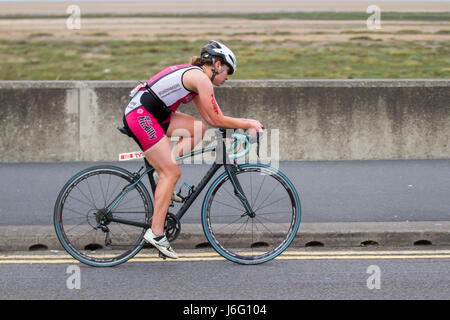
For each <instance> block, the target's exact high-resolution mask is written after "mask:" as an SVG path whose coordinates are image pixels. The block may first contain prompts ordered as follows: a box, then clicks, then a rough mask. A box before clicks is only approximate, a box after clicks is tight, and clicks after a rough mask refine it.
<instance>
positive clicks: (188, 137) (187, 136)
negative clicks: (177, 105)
mask: <svg viewBox="0 0 450 320" xmlns="http://www.w3.org/2000/svg"><path fill="white" fill-rule="evenodd" d="M205 131H206V126H205V124H204V123H203V122H202V121H200V120H198V119H196V118H194V117H191V116H189V115H187V114H184V113H180V112H176V113H172V115H171V116H170V125H169V128H168V129H167V135H168V136H169V137H180V140H178V142H177V144H176V145H175V147H174V149H173V152H174V156H175V157H178V156H181V155H183V154H187V153H189V152H190V151H192V150H193V149H194V147H195V146H196V145H197V144H198V143H199V142H200V141H201V140H202V139H203V136H204V134H205Z"/></svg>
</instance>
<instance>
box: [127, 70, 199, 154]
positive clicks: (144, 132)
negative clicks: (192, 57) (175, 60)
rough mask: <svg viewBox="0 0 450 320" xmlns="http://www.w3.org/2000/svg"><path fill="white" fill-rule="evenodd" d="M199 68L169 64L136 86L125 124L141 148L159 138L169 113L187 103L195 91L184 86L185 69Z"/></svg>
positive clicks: (155, 141) (165, 127) (147, 146)
mask: <svg viewBox="0 0 450 320" xmlns="http://www.w3.org/2000/svg"><path fill="white" fill-rule="evenodd" d="M192 69H200V70H202V71H203V69H202V68H200V67H197V66H192V65H175V66H171V67H168V68H166V69H164V70H162V71H161V72H159V73H158V74H156V75H154V76H153V77H151V78H150V79H149V80H147V82H146V84H147V86H146V87H144V86H142V85H139V86H137V87H136V88H135V89H134V90H133V91H132V94H131V95H132V96H133V98H132V99H131V101H130V102H129V103H128V106H127V107H126V108H125V115H124V119H123V120H124V121H123V122H124V125H125V127H126V128H127V129H128V130H129V131H130V132H131V133H132V134H133V136H134V139H135V140H136V142H137V143H138V144H139V146H140V147H141V149H142V151H146V150H148V149H149V148H150V147H152V146H153V145H155V144H156V143H157V142H158V141H159V140H161V139H162V138H163V137H164V135H165V134H166V132H167V129H168V128H169V124H170V115H171V113H172V112H175V111H176V110H177V109H178V107H179V106H180V104H181V103H188V102H190V101H191V100H192V99H193V98H194V97H195V96H196V95H197V93H195V92H192V91H189V90H187V89H186V88H185V87H184V85H183V75H184V73H185V72H186V71H188V70H192Z"/></svg>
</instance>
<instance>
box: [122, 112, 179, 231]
mask: <svg viewBox="0 0 450 320" xmlns="http://www.w3.org/2000/svg"><path fill="white" fill-rule="evenodd" d="M124 124H125V125H126V126H127V128H128V129H129V130H130V132H131V133H132V134H133V137H134V139H135V140H136V142H137V143H138V144H139V146H140V147H141V149H142V150H143V151H144V156H145V158H146V159H147V161H148V162H149V163H150V164H151V165H152V166H153V168H155V170H156V172H158V174H159V177H160V180H159V182H158V184H157V186H156V190H155V208H154V212H153V219H152V230H153V233H154V234H155V235H157V236H159V235H162V234H163V233H164V222H165V219H166V214H167V209H168V208H169V204H170V199H171V195H172V192H173V189H174V188H175V184H176V182H177V181H178V179H179V177H180V174H181V173H180V169H179V168H178V165H177V164H176V162H175V160H174V159H173V158H172V148H171V146H170V142H169V139H168V138H167V137H166V136H165V133H164V129H163V128H162V127H161V124H160V123H158V121H157V120H156V119H155V117H154V116H153V115H152V114H150V113H149V112H148V111H147V110H146V109H145V108H144V107H139V108H136V109H135V110H133V111H132V112H130V113H128V114H127V115H126V116H125V118H124Z"/></svg>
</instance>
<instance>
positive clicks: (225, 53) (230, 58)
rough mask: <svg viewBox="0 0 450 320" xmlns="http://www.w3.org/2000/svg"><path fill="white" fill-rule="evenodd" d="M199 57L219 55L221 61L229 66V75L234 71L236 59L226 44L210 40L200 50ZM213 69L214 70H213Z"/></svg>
mask: <svg viewBox="0 0 450 320" xmlns="http://www.w3.org/2000/svg"><path fill="white" fill-rule="evenodd" d="M200 57H201V58H209V57H212V58H213V61H214V57H221V58H222V59H223V61H224V62H225V63H226V64H227V65H228V66H229V67H230V71H229V72H228V74H229V75H232V74H233V73H234V72H235V71H236V67H237V61H236V57H235V56H234V53H233V51H231V50H230V49H229V48H228V47H227V46H226V45H224V44H222V43H220V42H218V41H215V40H211V41H210V42H209V43H208V44H207V45H206V46H204V47H203V48H202V51H201V52H200ZM214 71H215V70H214Z"/></svg>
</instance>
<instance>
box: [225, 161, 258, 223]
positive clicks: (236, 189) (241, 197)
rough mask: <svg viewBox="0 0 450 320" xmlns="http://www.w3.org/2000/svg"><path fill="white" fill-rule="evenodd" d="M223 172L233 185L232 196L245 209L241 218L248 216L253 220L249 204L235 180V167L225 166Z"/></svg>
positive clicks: (237, 180) (253, 215) (253, 214)
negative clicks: (234, 196) (224, 171)
mask: <svg viewBox="0 0 450 320" xmlns="http://www.w3.org/2000/svg"><path fill="white" fill-rule="evenodd" d="M225 170H226V172H227V174H228V177H229V179H230V181H231V183H232V184H233V188H234V194H235V195H236V197H237V198H238V199H239V201H241V203H242V205H243V206H244V208H245V211H246V212H245V213H244V214H243V215H242V216H244V215H248V216H249V217H250V218H254V217H255V212H254V211H253V209H252V206H251V205H250V202H249V201H248V199H247V197H246V196H245V193H244V190H242V187H241V184H240V183H239V179H238V178H237V175H236V166H235V165H232V164H225Z"/></svg>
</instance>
